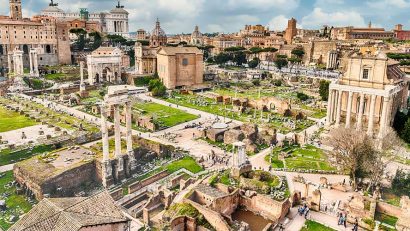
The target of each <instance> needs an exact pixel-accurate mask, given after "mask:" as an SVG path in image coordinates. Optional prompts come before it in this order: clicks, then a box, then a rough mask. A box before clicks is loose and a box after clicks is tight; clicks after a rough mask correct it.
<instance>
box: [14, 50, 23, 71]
mask: <svg viewBox="0 0 410 231" xmlns="http://www.w3.org/2000/svg"><path fill="white" fill-rule="evenodd" d="M13 64H14V65H13V70H14V74H15V75H16V76H23V75H24V67H23V51H20V50H19V49H16V50H14V52H13Z"/></svg>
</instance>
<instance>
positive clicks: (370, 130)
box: [367, 95, 376, 136]
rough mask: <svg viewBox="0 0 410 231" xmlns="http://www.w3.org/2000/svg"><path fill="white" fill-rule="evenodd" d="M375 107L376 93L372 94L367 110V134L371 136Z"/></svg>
mask: <svg viewBox="0 0 410 231" xmlns="http://www.w3.org/2000/svg"><path fill="white" fill-rule="evenodd" d="M375 107H376V95H372V99H371V102H370V112H369V116H368V117H369V125H368V126H367V135H369V136H373V127H374V111H375Z"/></svg>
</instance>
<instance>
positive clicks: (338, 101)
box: [336, 90, 343, 126]
mask: <svg viewBox="0 0 410 231" xmlns="http://www.w3.org/2000/svg"><path fill="white" fill-rule="evenodd" d="M342 94H343V91H341V90H339V94H338V97H337V112H336V126H339V125H340V117H341V113H342Z"/></svg>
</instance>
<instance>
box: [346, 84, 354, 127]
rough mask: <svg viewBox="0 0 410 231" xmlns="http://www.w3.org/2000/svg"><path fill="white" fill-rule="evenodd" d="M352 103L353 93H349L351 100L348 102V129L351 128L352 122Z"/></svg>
mask: <svg viewBox="0 0 410 231" xmlns="http://www.w3.org/2000/svg"><path fill="white" fill-rule="evenodd" d="M352 101H353V92H352V91H349V99H348V102H347V114H346V128H350V123H351V121H352V118H351V117H352Z"/></svg>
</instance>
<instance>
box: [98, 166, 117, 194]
mask: <svg viewBox="0 0 410 231" xmlns="http://www.w3.org/2000/svg"><path fill="white" fill-rule="evenodd" d="M101 164H102V168H101V169H102V173H103V174H102V184H103V186H104V187H106V188H109V187H110V186H112V185H114V184H115V182H114V177H113V175H112V163H111V161H110V160H107V161H105V162H103V163H101Z"/></svg>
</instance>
